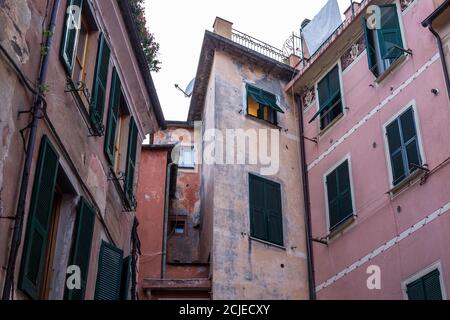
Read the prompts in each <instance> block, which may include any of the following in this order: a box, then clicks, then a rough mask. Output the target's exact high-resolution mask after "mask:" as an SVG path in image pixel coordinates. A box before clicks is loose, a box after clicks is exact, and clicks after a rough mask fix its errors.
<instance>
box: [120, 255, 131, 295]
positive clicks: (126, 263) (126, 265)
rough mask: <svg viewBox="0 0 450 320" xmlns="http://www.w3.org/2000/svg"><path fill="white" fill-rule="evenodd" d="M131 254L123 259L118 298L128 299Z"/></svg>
mask: <svg viewBox="0 0 450 320" xmlns="http://www.w3.org/2000/svg"><path fill="white" fill-rule="evenodd" d="M130 276H131V256H128V257H126V258H125V259H123V266H122V280H121V283H120V300H128V294H129V292H130Z"/></svg>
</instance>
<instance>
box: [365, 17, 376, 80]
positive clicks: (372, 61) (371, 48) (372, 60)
mask: <svg viewBox="0 0 450 320" xmlns="http://www.w3.org/2000/svg"><path fill="white" fill-rule="evenodd" d="M363 30H364V40H365V44H366V51H367V62H368V64H369V70H370V71H372V73H373V74H374V76H375V77H377V78H378V76H379V74H378V68H377V53H376V49H375V43H374V39H373V30H370V29H369V28H368V27H367V19H366V17H363Z"/></svg>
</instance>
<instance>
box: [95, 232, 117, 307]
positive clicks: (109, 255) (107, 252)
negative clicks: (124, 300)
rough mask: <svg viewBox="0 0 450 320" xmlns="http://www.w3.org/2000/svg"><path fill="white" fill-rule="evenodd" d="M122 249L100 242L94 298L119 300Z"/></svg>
mask: <svg viewBox="0 0 450 320" xmlns="http://www.w3.org/2000/svg"><path fill="white" fill-rule="evenodd" d="M122 257H123V252H122V250H120V249H118V248H116V247H114V246H113V245H110V244H109V243H107V242H104V241H103V242H102V246H101V248H100V256H99V259H98V271H97V284H96V287H95V300H119V298H120V288H121V279H122V263H123V261H122Z"/></svg>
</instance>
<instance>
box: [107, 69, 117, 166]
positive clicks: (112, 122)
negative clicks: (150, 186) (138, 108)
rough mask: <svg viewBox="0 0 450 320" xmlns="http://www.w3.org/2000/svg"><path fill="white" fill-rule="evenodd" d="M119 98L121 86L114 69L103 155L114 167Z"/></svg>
mask: <svg viewBox="0 0 450 320" xmlns="http://www.w3.org/2000/svg"><path fill="white" fill-rule="evenodd" d="M120 97H121V84H120V79H119V76H118V74H117V71H116V68H114V69H113V73H112V80H111V93H110V97H109V112H108V121H107V124H106V136H105V154H106V156H107V158H108V160H109V163H110V164H111V165H112V166H114V154H115V152H114V151H115V150H114V148H115V144H116V129H117V121H118V117H119V104H120Z"/></svg>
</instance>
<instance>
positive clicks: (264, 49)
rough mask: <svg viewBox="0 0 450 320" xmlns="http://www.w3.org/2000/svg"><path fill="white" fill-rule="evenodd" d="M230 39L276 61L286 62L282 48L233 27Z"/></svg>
mask: <svg viewBox="0 0 450 320" xmlns="http://www.w3.org/2000/svg"><path fill="white" fill-rule="evenodd" d="M231 40H233V41H234V42H236V43H238V44H240V45H242V46H244V47H246V48H249V49H251V50H253V51H256V52H258V53H261V54H263V55H265V56H267V57H269V58H271V59H274V60H276V61H278V62H282V63H287V62H288V60H289V58H288V57H286V56H285V55H284V54H283V51H282V50H280V49H277V48H275V47H273V46H271V45H270V44H267V43H265V42H263V41H261V40H258V39H255V38H253V37H252V36H249V35H248V34H245V33H243V32H240V31H237V30H235V29H233V30H232V33H231Z"/></svg>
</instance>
